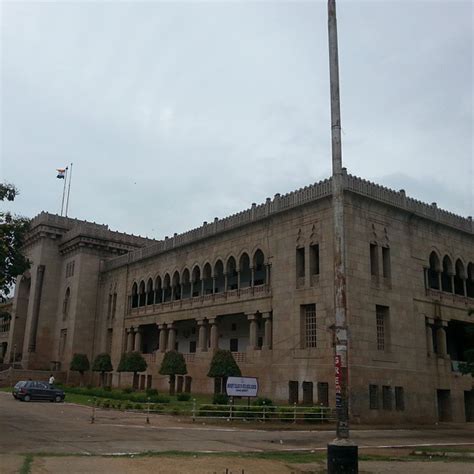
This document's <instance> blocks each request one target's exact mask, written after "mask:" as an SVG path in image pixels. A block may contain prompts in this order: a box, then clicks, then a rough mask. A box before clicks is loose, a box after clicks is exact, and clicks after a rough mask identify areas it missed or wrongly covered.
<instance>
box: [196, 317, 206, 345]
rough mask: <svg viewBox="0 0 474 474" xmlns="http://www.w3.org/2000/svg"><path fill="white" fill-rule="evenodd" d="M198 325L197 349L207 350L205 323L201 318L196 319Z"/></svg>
mask: <svg viewBox="0 0 474 474" xmlns="http://www.w3.org/2000/svg"><path fill="white" fill-rule="evenodd" d="M197 325H198V351H199V352H206V351H207V325H206V324H205V321H204V320H203V319H198V320H197Z"/></svg>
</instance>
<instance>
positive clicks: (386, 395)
mask: <svg viewBox="0 0 474 474" xmlns="http://www.w3.org/2000/svg"><path fill="white" fill-rule="evenodd" d="M382 408H383V409H384V410H391V409H392V387H390V386H387V385H384V386H383V387H382Z"/></svg>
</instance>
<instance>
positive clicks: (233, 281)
mask: <svg viewBox="0 0 474 474" xmlns="http://www.w3.org/2000/svg"><path fill="white" fill-rule="evenodd" d="M225 271H226V273H227V289H228V290H236V289H237V288H238V287H239V281H238V277H239V274H238V272H237V262H236V261H235V258H234V256H233V255H231V256H230V257H228V258H227V263H226V266H225Z"/></svg>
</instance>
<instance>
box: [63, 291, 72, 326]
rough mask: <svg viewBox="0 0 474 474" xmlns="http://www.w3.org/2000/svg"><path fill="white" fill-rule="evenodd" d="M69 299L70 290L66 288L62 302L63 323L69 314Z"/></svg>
mask: <svg viewBox="0 0 474 474" xmlns="http://www.w3.org/2000/svg"><path fill="white" fill-rule="evenodd" d="M70 297H71V290H70V289H69V288H68V289H67V290H66V293H65V294H64V300H63V321H65V320H66V319H67V317H68V314H69V300H70Z"/></svg>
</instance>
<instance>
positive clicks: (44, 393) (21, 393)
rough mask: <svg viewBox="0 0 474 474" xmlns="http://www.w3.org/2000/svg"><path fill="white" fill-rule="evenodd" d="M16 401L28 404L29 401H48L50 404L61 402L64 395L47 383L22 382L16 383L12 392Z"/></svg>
mask: <svg viewBox="0 0 474 474" xmlns="http://www.w3.org/2000/svg"><path fill="white" fill-rule="evenodd" d="M12 395H13V397H14V398H16V399H17V400H23V401H24V402H29V401H30V400H49V401H51V402H58V403H59V402H62V401H64V397H65V396H66V394H65V393H64V392H63V391H62V390H60V389H59V388H56V387H54V386H53V385H49V383H48V382H37V381H33V380H22V381H20V382H18V383H17V384H16V385H15V386H14V387H13V391H12Z"/></svg>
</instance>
